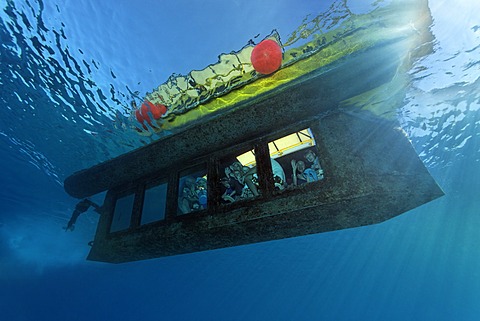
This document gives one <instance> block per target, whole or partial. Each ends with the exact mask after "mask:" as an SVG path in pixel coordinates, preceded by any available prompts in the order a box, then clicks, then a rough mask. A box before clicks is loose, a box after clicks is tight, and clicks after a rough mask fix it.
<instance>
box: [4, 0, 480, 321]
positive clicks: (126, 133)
mask: <svg viewBox="0 0 480 321" xmlns="http://www.w3.org/2000/svg"><path fill="white" fill-rule="evenodd" d="M246 2H247V1H213V0H211V1H187V0H182V1H144V2H138V1H126V0H117V1H110V0H109V1H95V2H93V1H88V0H78V1H64V0H56V1H55V0H15V1H11V0H8V1H6V0H0V9H1V10H0V39H1V43H0V59H1V68H0V105H1V107H0V113H1V115H0V155H1V157H0V166H1V168H2V174H1V176H0V183H1V187H2V188H1V189H0V320H12V321H16V320H110V319H111V320H478V319H479V316H480V252H479V250H478V244H480V233H479V232H478V231H479V230H480V203H479V191H480V111H479V109H480V108H479V107H480V72H479V71H480V58H479V57H480V21H479V20H478V16H479V14H480V5H479V4H478V2H477V1H473V0H460V1H455V4H453V3H451V2H446V1H443V0H432V1H429V6H430V9H431V13H432V17H433V24H432V25H431V31H432V33H433V35H434V37H435V40H434V43H433V48H434V50H433V52H432V53H429V54H428V55H427V56H425V57H424V58H422V59H421V60H419V61H417V62H416V65H415V66H414V67H413V68H412V70H411V71H410V75H411V78H412V80H411V83H410V84H409V87H408V91H407V95H406V97H405V99H404V103H403V105H401V106H398V119H399V121H400V123H401V124H402V127H403V129H404V130H405V131H406V132H407V133H408V134H409V137H410V138H411V140H412V143H413V144H414V147H415V148H416V150H417V151H418V153H419V155H420V157H421V159H422V160H423V161H424V163H425V164H426V166H427V167H428V169H429V170H430V172H431V174H432V175H433V176H434V178H435V179H436V180H437V182H438V183H439V184H440V185H441V187H442V188H443V189H444V191H445V193H446V196H444V197H443V198H441V199H438V200H436V201H433V202H431V203H428V204H426V205H423V206H421V207H419V208H417V209H415V210H412V211H410V212H408V213H405V214H404V215H401V216H398V217H396V218H395V219H392V220H389V221H387V222H384V223H381V224H378V225H374V226H368V227H363V228H357V229H349V230H343V231H337V232H331V233H324V234H318V235H311V236H305V237H299V238H294V239H288V240H281V241H275V242H267V243H261V244H254V245H248V246H241V247H235V248H227V249H221V250H215V251H208V252H202V253H194V254H189V255H181V256H175V257H168V258H161V259H155V260H150V261H143V262H135V263H128V264H122V265H109V264H102V263H95V262H87V261H85V257H86V255H87V253H88V250H89V247H88V245H87V243H88V242H89V241H90V240H92V239H93V236H94V233H95V227H96V223H97V220H98V217H97V216H96V215H97V214H95V213H94V212H88V213H87V214H85V215H84V216H82V217H81V218H80V219H79V222H78V223H77V225H76V229H75V231H74V232H72V233H71V232H68V233H67V232H65V231H64V230H63V229H62V227H63V226H65V225H66V223H67V221H68V219H69V215H70V214H71V212H72V210H73V208H74V206H75V204H76V202H77V200H76V199H73V198H71V197H69V196H68V195H67V194H66V193H65V192H64V191H63V187H62V182H63V180H64V179H65V177H67V176H68V175H70V174H71V173H73V172H74V171H77V170H80V169H83V168H86V167H89V166H91V165H94V164H96V163H98V162H101V161H104V160H107V159H110V158H112V157H115V156H117V155H120V154H122V153H124V152H126V151H129V150H132V149H133V148H135V147H139V146H142V145H144V144H146V143H148V142H150V141H151V139H153V138H149V137H142V136H138V135H137V134H136V133H135V131H133V130H131V128H129V126H130V123H129V120H128V119H127V117H126V115H128V112H127V108H128V104H129V102H130V101H131V100H132V99H133V98H135V97H141V96H142V95H144V94H145V92H147V91H151V90H152V89H153V88H155V87H156V86H158V85H159V84H160V83H162V82H164V81H165V80H166V79H167V78H168V77H169V76H170V74H172V73H183V74H185V73H188V72H189V71H190V70H193V69H201V68H203V67H205V66H207V65H208V64H211V63H214V62H215V61H216V57H217V55H218V54H220V53H222V52H230V51H232V50H238V49H240V48H241V47H243V46H244V45H245V44H246V43H247V42H248V40H249V39H251V38H254V37H255V36H256V35H257V34H260V37H262V36H265V35H267V34H269V33H270V31H271V30H272V29H274V28H276V29H277V30H278V31H279V33H280V35H281V36H283V37H286V35H288V34H289V33H290V32H292V31H293V30H295V29H296V28H297V27H298V26H299V25H300V24H301V22H302V20H303V18H304V17H305V16H306V15H307V14H310V15H317V14H319V13H320V12H323V11H325V10H326V9H327V8H328V7H329V6H330V4H331V2H330V1H322V2H320V1H318V3H315V2H314V1H307V0H305V1H295V4H293V2H292V1H277V0H275V1H274V0H271V1H261V2H260V3H256V2H253V1H251V3H250V2H248V3H246ZM140 3H141V4H140ZM345 3H346V4H347V6H348V7H349V8H350V9H351V11H352V12H353V13H361V12H365V11H369V10H371V9H372V6H373V5H382V1H380V2H378V3H377V2H375V3H374V4H367V3H366V2H365V1H360V0H358V1H346V2H345ZM372 3H373V1H372ZM94 200H96V201H98V202H100V203H101V202H102V195H99V196H96V197H95V198H94Z"/></svg>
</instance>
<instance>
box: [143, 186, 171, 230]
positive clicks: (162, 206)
mask: <svg viewBox="0 0 480 321" xmlns="http://www.w3.org/2000/svg"><path fill="white" fill-rule="evenodd" d="M167 186H168V185H167V183H166V182H164V183H160V184H157V185H153V186H149V185H147V186H146V188H145V196H144V199H143V208H142V218H141V221H140V224H142V225H143V224H148V223H152V222H156V221H161V220H164V219H165V210H166V204H167Z"/></svg>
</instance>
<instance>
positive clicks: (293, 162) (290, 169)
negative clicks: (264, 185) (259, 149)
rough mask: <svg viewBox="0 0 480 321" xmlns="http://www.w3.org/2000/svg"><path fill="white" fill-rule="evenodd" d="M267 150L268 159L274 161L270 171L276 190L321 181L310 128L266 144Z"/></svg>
mask: <svg viewBox="0 0 480 321" xmlns="http://www.w3.org/2000/svg"><path fill="white" fill-rule="evenodd" d="M268 149H269V153H270V158H271V159H273V160H274V161H272V171H273V174H274V182H275V189H276V190H283V189H285V188H286V187H294V186H298V185H302V184H306V183H310V182H314V181H318V180H321V179H323V170H322V167H321V165H320V163H321V162H320V159H319V153H318V150H317V148H316V143H315V138H314V136H313V134H312V131H311V130H310V128H306V129H303V130H300V131H298V132H294V133H292V134H290V135H287V136H284V137H281V138H278V139H276V140H273V141H271V142H269V143H268ZM278 166H280V167H281V169H283V172H282V171H281V170H280V169H279V168H278ZM276 167H277V168H276ZM282 175H283V176H282Z"/></svg>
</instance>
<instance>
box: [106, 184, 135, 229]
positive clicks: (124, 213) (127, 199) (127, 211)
mask: <svg viewBox="0 0 480 321" xmlns="http://www.w3.org/2000/svg"><path fill="white" fill-rule="evenodd" d="M134 201H135V194H134V193H132V194H128V195H126V196H123V197H120V198H117V201H116V202H115V211H114V212H113V219H112V224H111V225H110V232H117V231H122V230H126V229H128V228H129V227H130V221H131V219H132V212H133V203H134Z"/></svg>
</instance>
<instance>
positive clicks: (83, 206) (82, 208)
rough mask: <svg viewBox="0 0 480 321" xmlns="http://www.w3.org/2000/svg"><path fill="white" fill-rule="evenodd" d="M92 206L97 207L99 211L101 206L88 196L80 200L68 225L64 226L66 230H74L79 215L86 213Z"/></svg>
mask: <svg viewBox="0 0 480 321" xmlns="http://www.w3.org/2000/svg"><path fill="white" fill-rule="evenodd" d="M90 207H93V208H95V211H96V212H97V213H99V210H100V206H99V205H97V204H95V203H94V202H92V201H91V200H89V199H88V198H85V199H83V200H82V201H80V202H79V203H78V204H77V205H76V206H75V210H74V211H73V213H72V217H71V218H70V221H68V224H67V226H66V227H65V228H64V229H65V230H66V231H68V230H70V231H73V230H74V229H75V223H76V222H77V219H78V217H79V216H80V214H82V213H85V212H86V211H87V210H88V209H89V208H90Z"/></svg>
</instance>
